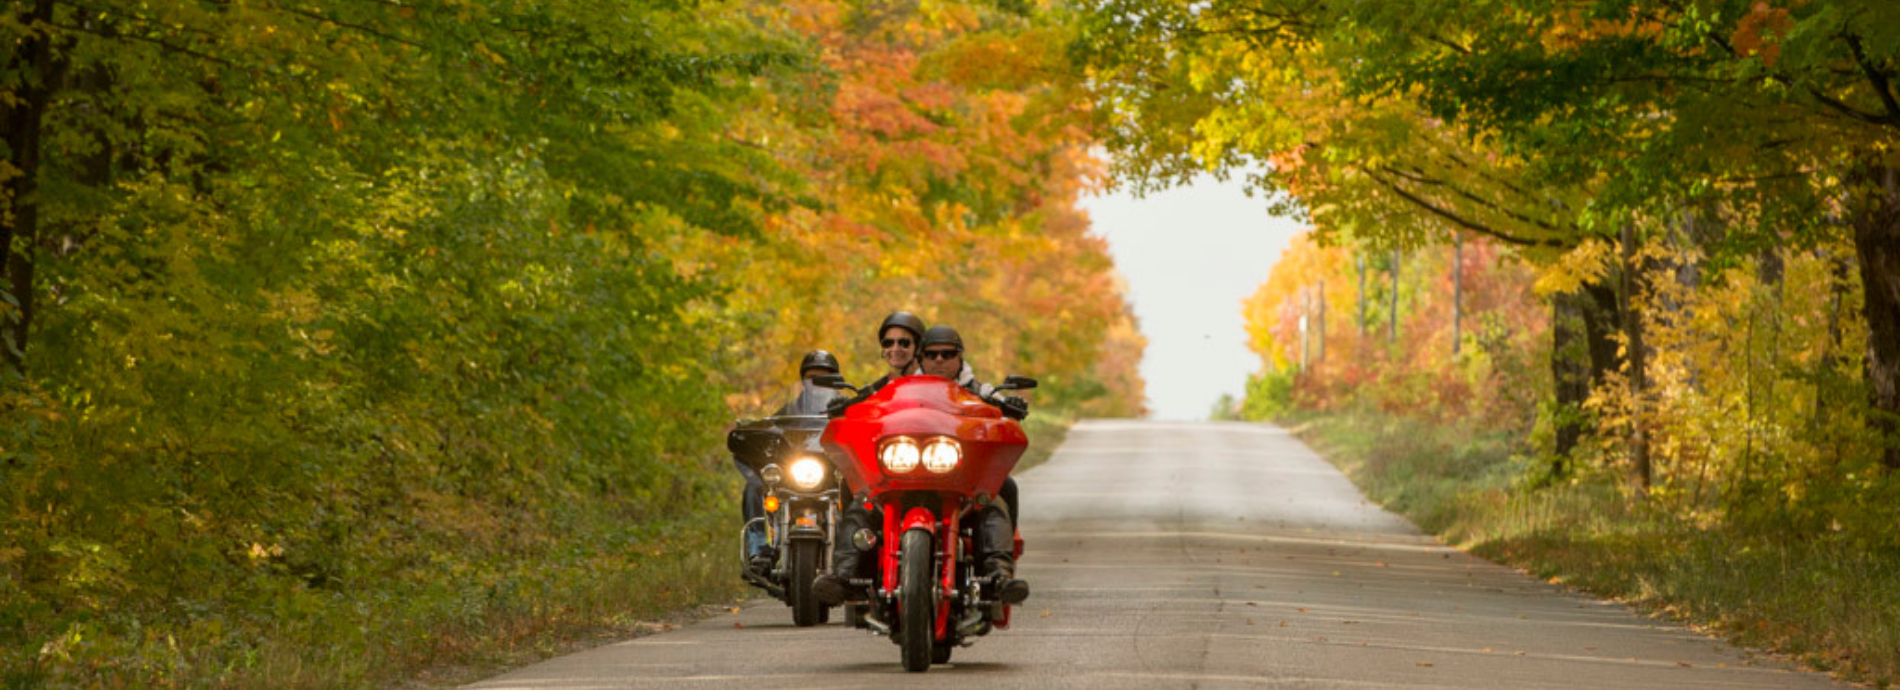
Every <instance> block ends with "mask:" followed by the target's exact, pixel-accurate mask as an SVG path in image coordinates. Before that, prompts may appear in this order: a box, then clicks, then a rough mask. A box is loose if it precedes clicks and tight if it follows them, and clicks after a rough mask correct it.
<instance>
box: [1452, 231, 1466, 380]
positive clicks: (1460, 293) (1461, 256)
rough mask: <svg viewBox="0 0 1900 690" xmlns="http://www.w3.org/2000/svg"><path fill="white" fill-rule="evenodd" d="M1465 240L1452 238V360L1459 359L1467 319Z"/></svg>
mask: <svg viewBox="0 0 1900 690" xmlns="http://www.w3.org/2000/svg"><path fill="white" fill-rule="evenodd" d="M1464 296H1465V239H1464V237H1463V236H1461V235H1458V234H1456V233H1454V234H1452V236H1451V358H1452V359H1454V360H1455V359H1457V358H1458V347H1459V340H1461V339H1462V336H1461V333H1460V332H1459V328H1460V327H1461V326H1463V325H1464V324H1463V321H1464V317H1465V299H1464Z"/></svg>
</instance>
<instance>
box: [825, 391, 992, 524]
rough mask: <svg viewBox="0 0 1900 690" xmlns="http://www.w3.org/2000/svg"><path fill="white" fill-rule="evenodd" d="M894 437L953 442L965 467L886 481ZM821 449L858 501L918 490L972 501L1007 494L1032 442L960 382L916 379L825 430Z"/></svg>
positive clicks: (890, 477)
mask: <svg viewBox="0 0 1900 690" xmlns="http://www.w3.org/2000/svg"><path fill="white" fill-rule="evenodd" d="M896 436H909V437H911V438H913V439H916V440H917V441H918V442H923V441H926V440H928V439H929V438H931V437H936V436H945V437H949V438H953V439H956V441H957V443H958V445H959V446H960V447H961V448H962V449H963V459H962V461H961V462H960V463H958V465H957V468H956V469H954V470H951V471H950V472H948V473H946V474H932V473H931V472H929V471H927V470H925V469H923V468H921V467H920V468H917V469H915V470H912V471H910V472H908V473H905V474H902V475H894V474H890V473H887V472H885V471H884V467H883V465H881V464H880V463H879V462H878V457H877V456H878V445H879V444H880V443H882V442H883V441H884V440H885V439H888V438H892V437H896ZM820 442H821V443H822V444H823V445H824V448H825V451H826V453H827V455H829V456H830V458H831V464H832V465H833V466H834V467H836V468H837V469H838V472H839V474H841V475H843V476H844V478H845V480H846V481H847V482H849V483H850V485H851V487H852V489H853V490H854V491H857V492H858V493H867V492H868V493H870V494H874V495H875V494H880V493H884V492H887V491H911V490H921V491H942V492H951V493H957V494H962V495H963V496H965V497H970V496H974V495H976V494H979V493H983V494H989V495H992V496H994V495H995V494H996V492H998V491H1000V490H1002V488H1003V480H1004V479H1007V478H1009V472H1010V470H1012V469H1014V468H1015V467H1016V461H1017V460H1018V459H1020V458H1021V457H1022V454H1023V449H1024V448H1026V447H1027V446H1028V445H1029V437H1028V436H1025V435H1024V434H1023V430H1022V427H1021V426H1018V425H1017V424H1016V422H1015V421H1014V420H1010V419H1007V418H1005V417H1003V413H1002V411H1001V410H998V409H996V408H995V407H993V406H991V405H990V404H988V403H985V402H983V400H982V399H981V398H978V397H976V396H975V395H972V394H971V393H970V392H969V391H966V390H964V389H963V387H962V386H958V385H956V383H955V382H953V381H950V380H948V379H944V378H939V377H936V376H923V375H918V376H906V377H904V378H901V379H898V380H896V381H892V382H891V383H890V385H887V386H885V387H884V389H883V390H880V391H878V392H877V393H876V394H874V395H872V396H871V397H870V398H869V399H867V400H865V401H864V402H862V403H859V404H857V405H853V406H851V408H850V409H849V410H847V411H846V413H845V416H844V417H842V418H840V419H834V420H832V421H831V424H830V425H829V426H826V427H825V431H824V435H823V436H822V437H821V438H820Z"/></svg>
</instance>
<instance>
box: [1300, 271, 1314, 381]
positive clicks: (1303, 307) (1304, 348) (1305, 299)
mask: <svg viewBox="0 0 1900 690" xmlns="http://www.w3.org/2000/svg"><path fill="white" fill-rule="evenodd" d="M1311 302H1312V299H1311V296H1310V295H1307V294H1306V288H1300V373H1302V374H1304V373H1306V354H1307V352H1308V351H1309V350H1311V347H1310V346H1309V345H1308V344H1307V338H1306V312H1307V307H1308V306H1309V305H1310V303H1311Z"/></svg>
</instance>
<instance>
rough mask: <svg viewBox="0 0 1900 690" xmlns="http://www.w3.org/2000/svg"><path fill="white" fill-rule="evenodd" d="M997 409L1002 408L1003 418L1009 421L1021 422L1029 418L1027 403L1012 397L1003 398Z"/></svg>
mask: <svg viewBox="0 0 1900 690" xmlns="http://www.w3.org/2000/svg"><path fill="white" fill-rule="evenodd" d="M998 407H1001V408H1003V416H1005V417H1008V418H1010V419H1016V420H1021V419H1023V418H1025V417H1028V416H1029V401H1027V400H1024V399H1022V398H1018V397H1016V396H1014V395H1010V396H1005V397H1004V398H1003V402H1002V404H1001V405H998Z"/></svg>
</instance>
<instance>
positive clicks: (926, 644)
mask: <svg viewBox="0 0 1900 690" xmlns="http://www.w3.org/2000/svg"><path fill="white" fill-rule="evenodd" d="M931 541H932V540H931V538H930V533H929V532H926V531H923V530H921V529H913V530H911V531H908V532H905V533H904V541H903V542H902V544H901V547H900V548H901V549H902V550H903V560H902V561H900V562H899V563H898V567H897V573H898V584H899V586H900V587H902V588H903V589H902V590H901V591H900V594H899V596H898V602H897V611H898V614H897V615H898V624H900V625H902V626H903V629H902V630H901V631H899V632H900V634H902V635H903V636H904V642H903V648H904V670H906V671H910V672H912V673H919V672H923V671H928V670H930V657H931V656H932V652H933V651H934V650H933V649H932V647H933V646H935V645H934V644H933V643H934V642H935V640H934V639H932V638H934V637H936V630H937V621H936V617H937V598H936V597H935V596H934V595H935V593H936V591H937V586H936V585H937V583H936V582H935V578H934V577H932V576H933V575H936V569H935V568H932V567H930V564H931V561H932V560H934V559H933V558H932V557H933V556H935V555H936V552H935V550H934V549H933V548H932V544H931Z"/></svg>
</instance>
